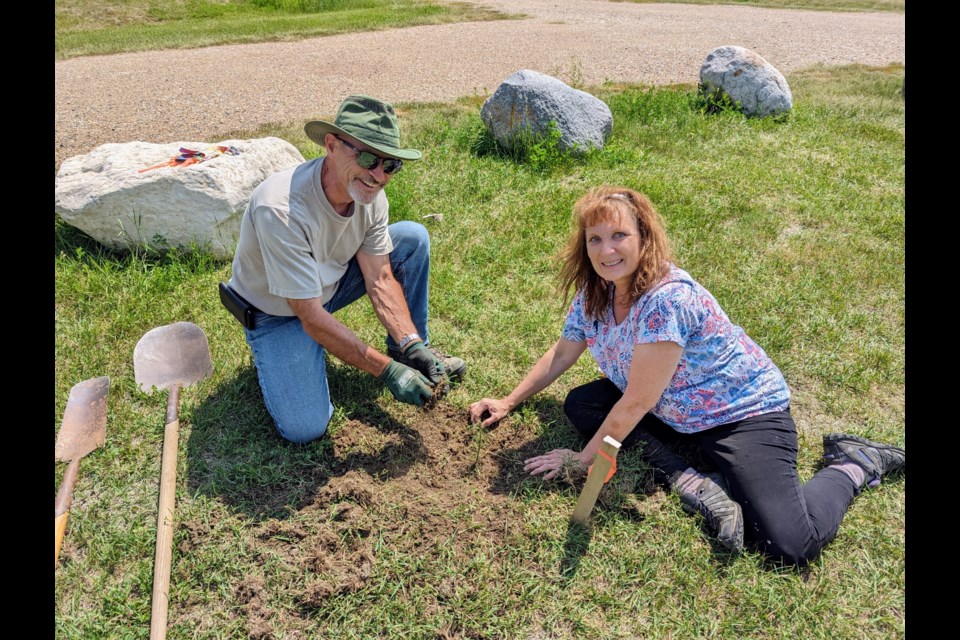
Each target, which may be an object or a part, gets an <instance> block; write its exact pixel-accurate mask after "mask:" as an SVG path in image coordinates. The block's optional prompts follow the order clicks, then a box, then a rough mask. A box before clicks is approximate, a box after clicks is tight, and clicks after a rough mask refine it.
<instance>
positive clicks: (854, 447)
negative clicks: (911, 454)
mask: <svg viewBox="0 0 960 640" xmlns="http://www.w3.org/2000/svg"><path fill="white" fill-rule="evenodd" d="M823 460H824V462H825V463H826V464H828V465H832V464H843V463H845V462H853V463H855V464H857V465H858V466H859V467H860V468H862V469H863V472H864V475H865V476H866V479H865V481H864V484H865V485H866V486H867V487H871V488H873V487H876V486H877V485H878V484H880V478H882V477H883V476H885V475H887V474H889V473H893V472H896V471H903V469H904V467H905V465H906V452H905V451H904V450H903V449H900V448H899V447H893V446H890V445H888V444H881V443H879V442H871V441H869V440H867V439H865V438H860V437H858V436H851V435H849V434H846V433H828V434H826V435H825V436H823Z"/></svg>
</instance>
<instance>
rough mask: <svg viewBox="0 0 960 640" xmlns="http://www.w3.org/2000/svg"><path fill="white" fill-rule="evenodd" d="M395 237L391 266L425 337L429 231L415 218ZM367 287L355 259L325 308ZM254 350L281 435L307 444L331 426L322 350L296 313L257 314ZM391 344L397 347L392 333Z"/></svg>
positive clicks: (250, 333)
mask: <svg viewBox="0 0 960 640" xmlns="http://www.w3.org/2000/svg"><path fill="white" fill-rule="evenodd" d="M388 231H389V232H390V238H391V239H392V240H393V251H392V252H391V253H390V267H391V268H392V269H393V275H394V277H395V278H396V279H397V281H398V282H399V283H400V287H401V288H402V289H403V295H404V298H406V301H407V307H408V308H409V310H410V316H411V318H412V319H413V324H414V325H415V326H416V327H417V332H418V333H419V334H420V337H421V338H423V341H424V342H428V341H429V338H428V335H427V299H428V296H429V293H428V282H427V277H428V276H429V274H430V236H429V235H428V234H427V230H426V228H425V227H424V226H423V225H421V224H418V223H416V222H409V221H404V222H397V223H395V224H391V225H390V226H389V227H388ZM366 292H367V289H366V285H365V284H364V281H363V273H362V272H361V271H360V265H359V263H358V262H357V259H356V258H353V259H352V260H350V263H349V265H348V266H347V271H346V273H344V275H343V277H342V278H341V279H340V282H339V283H338V285H337V292H336V293H335V294H334V295H333V297H332V298H331V299H330V301H329V302H327V303H326V304H324V305H323V308H324V309H326V310H327V311H328V312H330V313H334V312H335V311H337V310H338V309H342V308H343V307H345V306H347V305H348V304H350V303H351V302H354V301H355V300H358V299H360V298H361V297H362V296H363V295H365V294H366ZM244 331H245V333H246V337H247V344H249V345H250V350H251V351H252V352H253V363H254V365H256V367H257V378H258V379H259V381H260V390H261V391H262V392H263V402H264V404H265V405H266V407H267V411H269V412H270V416H271V417H272V418H273V421H274V423H275V424H276V427H277V431H278V432H279V433H280V436H281V437H283V438H285V439H286V440H290V441H291V442H296V443H298V444H303V443H307V442H310V441H311V440H316V439H317V438H319V437H321V436H323V434H324V433H326V431H327V424H328V423H329V422H330V417H331V416H332V415H333V403H332V402H331V401H330V388H329V386H328V385H327V365H326V359H325V357H324V349H323V347H322V346H321V345H319V344H317V342H316V341H315V340H314V339H313V338H311V337H310V335H309V334H308V333H307V332H306V331H304V329H303V324H302V323H301V322H300V318H298V317H297V316H274V315H270V314H268V313H263V312H260V313H257V314H256V328H255V329H244ZM387 345H388V346H391V347H396V342H395V341H394V340H393V338H391V337H390V336H389V335H388V336H387Z"/></svg>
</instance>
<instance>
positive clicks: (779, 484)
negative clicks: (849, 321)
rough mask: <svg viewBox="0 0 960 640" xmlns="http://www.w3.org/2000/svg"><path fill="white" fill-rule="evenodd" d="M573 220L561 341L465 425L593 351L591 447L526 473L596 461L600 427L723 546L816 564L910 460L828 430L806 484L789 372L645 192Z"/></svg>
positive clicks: (574, 398) (604, 193) (584, 408)
mask: <svg viewBox="0 0 960 640" xmlns="http://www.w3.org/2000/svg"><path fill="white" fill-rule="evenodd" d="M574 220H575V223H576V231H575V233H574V234H573V235H572V236H571V238H570V241H569V243H568V245H567V248H566V251H565V254H564V263H563V268H562V272H561V283H562V285H563V288H564V290H566V291H569V290H570V289H571V288H575V289H576V294H575V296H574V298H573V303H572V304H571V306H570V309H569V311H568V312H567V318H566V321H565V323H564V326H563V331H562V333H561V338H560V339H559V340H558V341H557V343H556V344H554V345H553V347H551V348H550V350H549V351H547V353H546V354H544V355H543V356H542V357H541V358H540V360H539V361H538V362H537V364H536V365H534V367H533V369H531V370H530V372H529V373H528V374H527V376H526V377H525V378H524V379H523V381H522V382H520V384H518V385H517V386H516V388H515V389H514V390H513V391H512V392H511V393H510V394H509V395H508V396H506V397H505V398H500V399H492V398H484V399H482V400H480V401H479V402H475V403H473V404H472V405H471V406H470V420H471V422H477V421H479V420H482V421H483V425H484V426H490V425H493V424H494V423H496V422H498V421H499V420H501V419H502V418H503V417H504V416H506V415H507V413H509V412H510V411H511V410H512V409H513V408H514V407H516V406H517V405H518V404H520V403H521V402H523V401H524V400H525V399H527V398H529V397H530V396H532V395H533V394H535V393H537V392H539V391H542V390H543V389H545V388H546V387H547V386H548V385H550V384H551V383H552V382H553V381H554V380H556V379H557V377H559V376H560V374H562V373H563V372H564V371H566V370H567V369H569V368H570V367H571V366H572V365H573V364H574V362H576V360H577V359H578V358H579V357H580V355H581V354H582V353H583V352H584V350H585V349H588V348H589V349H590V353H591V355H593V357H594V359H595V360H596V361H597V365H598V366H599V367H600V370H601V372H602V373H603V376H604V377H602V378H600V379H599V380H596V381H594V382H590V383H588V384H585V385H583V386H580V387H577V388H575V389H573V390H572V391H571V392H570V393H569V395H567V398H566V401H565V402H564V407H563V408H564V412H565V413H566V414H567V417H568V418H569V419H570V421H571V422H572V423H573V425H574V427H576V429H577V430H578V431H579V432H580V434H581V436H582V437H583V439H584V440H585V441H587V444H586V446H585V447H584V448H583V451H581V452H579V453H577V452H575V451H571V450H570V449H556V450H554V451H551V452H549V453H546V454H544V455H540V456H536V457H533V458H530V459H528V460H526V461H525V465H524V470H525V471H527V472H529V473H530V474H533V475H537V474H544V476H543V477H544V478H545V479H551V478H553V477H555V476H556V475H557V474H558V473H559V472H560V470H561V468H562V467H564V465H568V464H571V463H574V464H576V463H579V464H580V465H588V464H590V463H591V462H592V461H593V457H594V455H595V454H596V453H597V450H598V449H599V448H600V443H601V442H602V441H603V438H604V437H605V436H611V437H613V438H614V439H616V440H617V441H619V442H622V443H623V446H624V447H625V448H626V447H629V446H630V445H632V444H635V443H637V442H642V443H644V444H643V449H642V455H643V457H644V459H645V461H646V462H648V463H649V464H650V465H651V466H652V467H653V468H654V470H655V478H656V479H657V480H658V481H659V482H660V483H661V484H663V483H666V485H667V486H668V487H669V488H671V489H672V490H674V491H676V492H678V493H679V496H680V501H681V504H682V505H683V506H684V509H685V510H687V511H689V512H692V513H697V512H699V513H701V514H702V515H703V516H704V519H705V521H706V522H707V524H708V525H709V526H710V527H711V528H712V529H713V530H714V531H715V533H716V535H717V538H718V540H719V541H720V543H721V544H723V545H724V546H725V547H726V548H727V549H729V550H731V551H733V552H735V553H737V552H740V551H741V550H742V549H743V545H744V539H746V541H747V542H748V543H749V544H750V545H751V546H753V547H755V548H757V549H758V550H760V551H762V552H763V553H765V554H766V555H767V556H768V557H770V558H772V559H775V560H780V561H783V562H786V563H790V564H795V565H800V566H804V565H806V564H807V563H809V562H810V561H811V560H813V559H814V558H816V556H817V555H818V554H819V552H820V549H822V548H823V546H824V545H826V544H827V543H828V542H830V540H832V539H833V538H834V536H835V535H836V533H837V529H838V527H839V526H840V521H841V520H842V519H843V516H844V514H845V513H846V511H847V508H848V507H849V506H850V503H851V501H852V500H853V497H854V496H855V495H857V494H858V493H860V491H861V489H863V488H864V487H874V486H876V485H877V484H879V483H880V478H881V477H882V476H884V475H886V474H888V473H891V472H893V471H900V470H903V469H904V463H905V454H904V451H903V450H902V449H899V448H896V447H891V446H887V445H883V444H879V443H876V442H870V441H869V440H865V439H863V438H859V437H856V436H851V435H845V434H829V435H825V436H824V437H823V454H824V461H825V463H826V466H825V467H824V468H823V469H821V470H820V471H819V472H818V473H817V474H816V475H814V476H813V477H812V478H811V479H810V480H809V481H808V482H806V483H804V484H801V483H800V478H799V476H798V474H797V429H796V426H795V425H794V422H793V418H792V417H791V416H790V391H789V389H788V388H787V384H786V381H785V380H784V378H783V375H782V374H781V373H780V370H779V369H778V368H777V366H776V365H775V364H774V363H773V362H772V361H771V360H770V358H769V357H768V356H767V354H766V353H765V352H764V351H763V349H761V348H760V347H759V346H758V345H757V344H756V343H755V342H754V341H753V340H751V339H750V337H749V336H747V335H746V333H744V331H743V329H742V328H740V327H739V326H737V325H734V324H733V323H731V322H730V319H729V318H727V315H726V314H725V313H724V311H723V310H722V309H721V308H720V305H719V304H718V303H717V301H716V300H715V299H714V297H713V296H712V295H711V294H710V293H709V292H708V291H707V290H706V289H704V288H703V286H701V285H700V284H699V283H698V282H697V281H696V280H694V279H693V278H692V277H690V274H688V273H687V272H685V271H683V270H682V269H679V268H678V267H677V266H676V265H675V264H674V263H673V257H672V255H671V251H670V244H669V241H668V239H667V237H666V234H665V232H664V228H663V223H662V221H661V220H660V216H659V214H658V213H657V212H656V210H655V209H654V207H653V205H652V204H651V202H650V201H649V200H648V199H647V197H646V196H644V195H642V194H640V193H638V192H636V191H633V190H631V189H626V188H617V187H601V188H598V189H594V190H592V191H591V192H589V193H587V194H586V195H585V196H583V197H582V198H581V199H580V200H579V201H578V202H577V203H576V205H574ZM684 444H687V445H692V446H693V447H694V451H699V452H701V453H702V454H703V456H704V457H705V458H706V459H707V460H709V461H710V463H712V465H713V466H714V467H715V468H716V470H717V471H716V472H711V473H708V474H702V473H700V472H698V471H697V470H696V469H694V468H693V467H692V466H690V464H689V463H688V462H687V461H686V460H684V459H683V458H681V457H680V456H679V455H678V454H677V453H676V452H675V450H676V448H677V446H678V445H684ZM668 445H669V446H668Z"/></svg>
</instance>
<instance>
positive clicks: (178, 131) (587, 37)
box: [54, 0, 906, 162]
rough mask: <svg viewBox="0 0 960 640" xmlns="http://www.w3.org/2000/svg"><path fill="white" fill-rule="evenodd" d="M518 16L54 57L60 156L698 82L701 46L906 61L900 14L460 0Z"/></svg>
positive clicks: (812, 59) (789, 63) (799, 58)
mask: <svg viewBox="0 0 960 640" xmlns="http://www.w3.org/2000/svg"><path fill="white" fill-rule="evenodd" d="M468 1H470V2H473V3H474V4H483V5H487V6H491V7H495V8H498V9H501V10H503V11H506V12H510V13H523V14H526V15H527V16H528V17H526V18H524V19H522V20H498V21H492V22H475V23H460V24H448V25H436V26H421V27H409V28H403V29H393V30H389V31H381V32H376V33H365V34H347V35H341V36H330V37H323V38H312V39H309V40H303V41H299V42H285V43H264V44H248V45H227V46H219V47H208V48H203V49H191V50H183V51H173V52H170V51H166V52H144V53H132V54H122V55H111V56H95V57H85V58H75V59H72V60H66V61H61V62H57V63H56V74H55V77H56V91H55V95H56V108H55V118H56V119H55V127H56V135H55V142H54V144H55V161H56V162H60V161H62V160H64V159H66V158H68V157H71V156H74V155H78V154H82V153H87V152H88V151H90V150H91V149H93V148H94V147H96V146H98V145H101V144H104V143H107V142H130V141H134V140H140V141H144V142H155V143H170V142H177V141H187V140H189V141H202V142H215V141H217V140H218V138H217V136H219V135H222V134H224V133H225V132H227V131H232V130H236V129H254V128H257V127H258V126H261V125H263V124H268V123H274V122H289V121H296V120H307V119H311V118H315V117H332V116H333V114H335V113H336V109H337V106H338V105H339V103H340V101H341V99H342V98H343V97H344V96H346V95H348V94H350V93H366V94H370V95H374V96H377V97H379V98H382V99H384V100H388V101H391V102H403V101H418V102H419V101H427V102H430V101H450V100H453V99H455V98H457V97H460V96H464V95H471V94H479V95H487V94H490V93H492V92H493V91H494V90H496V88H497V86H498V85H499V84H500V82H502V81H503V80H504V79H505V78H506V77H507V76H508V75H510V74H511V73H513V72H514V71H517V70H518V69H532V70H535V71H540V72H542V73H546V74H550V75H554V76H556V77H560V78H561V79H567V76H569V75H570V74H571V73H575V74H576V75H577V76H578V77H579V78H582V81H583V82H584V83H586V84H588V85H589V84H599V83H602V82H603V81H605V80H611V81H625V82H640V83H648V84H670V83H678V82H682V83H695V82H697V80H698V72H699V69H700V65H701V63H702V62H703V59H704V57H705V56H706V54H707V52H709V51H710V50H711V49H713V48H715V47H718V46H722V45H730V44H733V45H739V46H742V47H746V48H748V49H752V50H753V51H755V52H757V53H759V54H760V55H761V56H763V57H764V58H766V60H767V61H768V62H770V63H771V64H773V65H774V66H775V67H776V68H778V69H779V70H780V71H781V72H782V73H783V74H784V75H787V76H788V79H789V73H790V72H791V71H794V70H798V69H802V68H805V67H808V66H811V65H814V64H817V63H823V64H827V65H842V64H851V63H861V64H866V65H886V64H890V63H900V64H906V51H905V38H906V34H905V16H904V14H894V13H826V12H815V11H792V10H782V9H757V8H749V7H737V6H708V5H674V4H634V3H629V2H608V1H606V0H468Z"/></svg>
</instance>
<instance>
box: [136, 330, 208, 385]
mask: <svg viewBox="0 0 960 640" xmlns="http://www.w3.org/2000/svg"><path fill="white" fill-rule="evenodd" d="M133 373H134V378H135V379H136V381H137V384H139V385H140V389H142V390H143V391H145V392H146V393H151V392H152V391H153V388H154V387H156V388H157V389H169V388H171V387H173V386H174V385H178V386H181V387H186V386H189V385H191V384H193V383H194V382H199V381H200V380H203V379H204V378H206V377H207V376H209V375H210V374H211V373H213V363H212V362H211V361H210V345H209V344H208V343H207V336H206V335H205V334H204V333H203V330H202V329H201V328H200V327H198V326H197V325H195V324H193V323H192V322H174V323H173V324H168V325H164V326H162V327H157V328H155V329H151V330H150V331H148V332H147V333H146V334H144V336H143V337H142V338H140V341H139V342H138V343H137V346H136V347H135V348H134V350H133Z"/></svg>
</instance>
